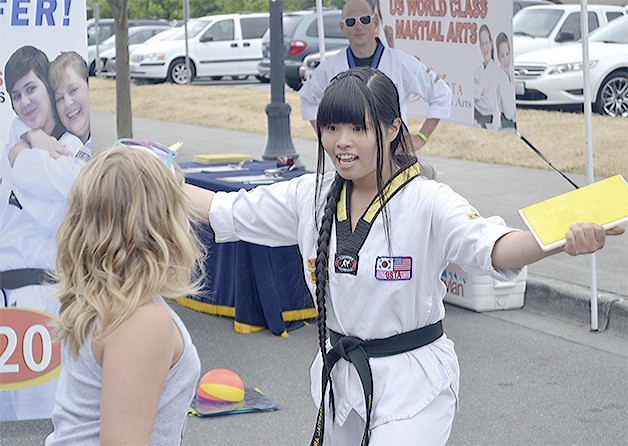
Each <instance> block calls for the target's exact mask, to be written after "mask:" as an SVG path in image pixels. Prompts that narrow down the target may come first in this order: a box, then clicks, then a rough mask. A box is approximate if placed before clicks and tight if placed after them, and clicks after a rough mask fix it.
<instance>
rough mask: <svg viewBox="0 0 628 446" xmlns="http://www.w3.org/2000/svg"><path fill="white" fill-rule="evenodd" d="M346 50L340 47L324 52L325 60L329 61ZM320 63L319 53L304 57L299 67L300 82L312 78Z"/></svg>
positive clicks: (344, 47)
mask: <svg viewBox="0 0 628 446" xmlns="http://www.w3.org/2000/svg"><path fill="white" fill-rule="evenodd" d="M346 49H347V47H346V46H341V47H338V48H334V49H333V50H329V51H325V59H329V58H330V57H332V56H335V55H336V54H338V53H339V52H341V51H345V50H346ZM320 63H321V53H312V54H308V55H307V56H305V59H303V63H302V64H301V66H300V67H299V77H300V78H301V82H302V83H303V82H306V81H307V80H308V79H309V78H310V77H312V73H313V72H314V70H315V69H316V67H318V66H319V65H320Z"/></svg>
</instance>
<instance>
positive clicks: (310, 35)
mask: <svg viewBox="0 0 628 446" xmlns="http://www.w3.org/2000/svg"><path fill="white" fill-rule="evenodd" d="M286 15H289V17H290V19H289V20H288V21H284V73H285V76H286V84H288V86H289V87H290V88H292V89H293V90H297V91H298V90H299V89H300V88H301V85H302V81H301V76H300V75H299V67H301V64H302V63H303V59H304V58H305V57H306V56H307V55H308V54H311V53H315V52H318V25H317V13H316V12H315V11H307V12H306V13H305V14H304V13H292V14H289V13H286ZM341 18H342V11H340V10H338V9H329V10H324V11H323V30H324V34H325V49H332V48H337V47H346V46H347V45H349V41H348V40H347V38H346V37H345V36H344V34H342V32H341V31H340V28H339V24H340V20H341ZM284 20H286V19H284ZM286 23H287V24H288V26H286V25H285V24H286ZM262 51H263V53H262V56H263V58H262V61H261V62H260V63H259V65H258V76H260V77H262V78H265V79H268V77H269V75H270V31H268V32H267V33H266V34H265V35H264V38H263V39H262Z"/></svg>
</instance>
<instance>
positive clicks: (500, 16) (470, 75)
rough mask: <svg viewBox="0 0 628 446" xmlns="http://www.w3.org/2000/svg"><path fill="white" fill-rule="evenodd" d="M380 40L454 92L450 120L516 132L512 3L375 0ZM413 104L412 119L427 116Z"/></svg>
mask: <svg viewBox="0 0 628 446" xmlns="http://www.w3.org/2000/svg"><path fill="white" fill-rule="evenodd" d="M373 1H374V3H375V8H374V9H375V13H376V14H378V15H379V16H380V22H381V26H380V40H381V41H382V42H383V43H384V45H388V46H393V47H395V48H398V49H400V50H403V51H405V52H406V53H409V54H412V55H413V56H415V57H417V58H418V59H419V60H420V61H421V62H423V64H424V65H426V66H427V67H428V69H429V70H433V71H435V72H436V73H437V74H438V76H439V77H440V78H441V79H443V80H444V81H445V82H447V84H448V85H449V87H450V88H451V91H452V104H451V105H452V107H451V116H450V119H449V121H450V122H454V123H457V124H464V125H469V126H474V127H478V128H483V129H487V130H495V131H511V132H512V131H514V130H515V128H516V113H515V80H514V66H513V59H512V14H513V12H512V11H513V9H512V1H511V0H474V1H467V0H434V1H416V0H373ZM418 99H419V98H417V100H415V101H412V102H411V103H410V105H409V107H408V114H409V115H411V116H419V117H423V116H426V114H427V104H426V103H425V101H419V100H418Z"/></svg>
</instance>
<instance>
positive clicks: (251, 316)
mask: <svg viewBox="0 0 628 446" xmlns="http://www.w3.org/2000/svg"><path fill="white" fill-rule="evenodd" d="M181 167H182V168H183V169H185V168H194V167H209V166H206V165H203V164H197V163H187V164H185V163H182V164H181ZM275 167H276V166H275V164H274V163H267V162H261V161H253V162H250V163H245V165H244V168H245V169H246V170H234V171H230V172H218V173H215V172H212V173H206V172H204V173H186V182H187V183H190V184H194V185H196V186H199V187H202V188H205V189H209V190H213V191H233V190H238V189H241V188H245V189H252V188H254V187H255V186H256V185H255V184H248V183H243V182H228V181H223V180H221V178H225V177H229V176H242V175H262V174H263V173H264V170H265V169H269V168H275ZM304 173H306V172H305V171H304V170H299V169H295V170H293V171H290V172H284V173H283V174H281V177H282V178H281V179H279V181H283V180H287V179H290V178H294V177H296V176H299V175H302V174H304ZM199 234H200V237H201V239H202V241H203V242H204V244H205V245H206V246H207V250H208V255H207V257H206V259H205V272H206V286H205V288H204V289H203V290H202V292H201V294H200V295H199V296H196V297H194V298H187V297H186V298H181V299H177V301H178V302H179V303H180V304H181V305H184V306H186V307H189V308H193V309H195V310H198V311H203V312H206V313H210V314H216V315H222V316H231V317H233V318H234V320H235V321H234V329H235V331H237V332H239V333H251V332H254V331H259V330H263V329H265V328H268V329H269V330H270V331H271V332H272V333H273V334H275V335H286V333H287V331H289V330H292V329H294V328H298V327H300V326H302V325H303V321H304V320H308V319H312V318H314V317H315V316H316V310H315V309H314V305H313V302H312V298H311V295H310V293H309V290H308V288H307V286H306V285H305V280H304V277H303V268H302V266H301V265H302V261H301V255H300V253H299V250H298V248H297V246H296V245H295V246H288V247H280V248H269V247H266V246H261V245H256V244H252V243H246V242H233V243H214V240H213V234H212V233H211V229H210V228H209V227H208V226H206V227H204V228H201V230H200V231H199Z"/></svg>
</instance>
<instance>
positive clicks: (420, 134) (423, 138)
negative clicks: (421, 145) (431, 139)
mask: <svg viewBox="0 0 628 446" xmlns="http://www.w3.org/2000/svg"><path fill="white" fill-rule="evenodd" d="M417 136H418V137H419V138H421V139H422V140H423V141H425V142H427V136H425V135H424V134H423V133H421V132H417Z"/></svg>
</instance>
